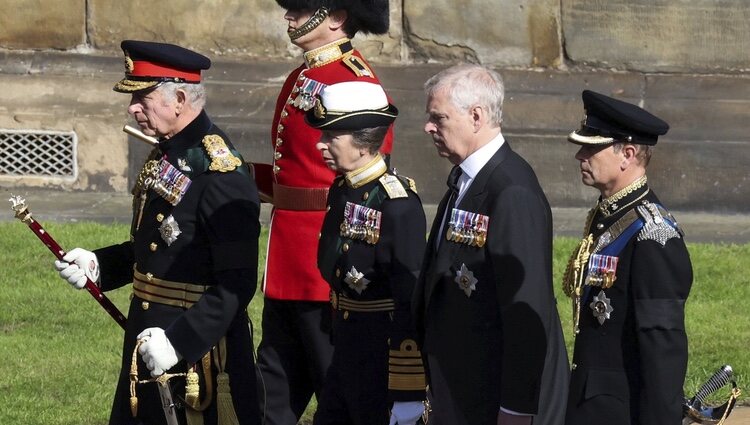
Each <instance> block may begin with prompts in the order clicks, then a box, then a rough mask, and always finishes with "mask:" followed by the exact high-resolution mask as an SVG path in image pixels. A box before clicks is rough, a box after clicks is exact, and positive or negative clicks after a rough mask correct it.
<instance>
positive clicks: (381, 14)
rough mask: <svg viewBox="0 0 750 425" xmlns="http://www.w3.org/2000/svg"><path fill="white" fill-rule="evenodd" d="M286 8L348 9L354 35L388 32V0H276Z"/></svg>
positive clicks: (350, 29) (349, 23)
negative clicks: (359, 32)
mask: <svg viewBox="0 0 750 425" xmlns="http://www.w3.org/2000/svg"><path fill="white" fill-rule="evenodd" d="M276 3H278V4H279V6H281V7H283V8H284V9H292V10H299V9H309V10H312V11H315V10H318V9H320V8H321V7H325V8H327V9H328V10H330V11H331V12H333V11H335V10H339V9H344V10H346V13H347V15H348V18H347V20H348V21H349V22H347V25H346V27H347V29H349V31H348V32H351V33H352V34H351V35H354V34H355V33H357V32H358V31H362V32H363V33H365V34H385V33H386V32H388V23H389V19H388V0H276Z"/></svg>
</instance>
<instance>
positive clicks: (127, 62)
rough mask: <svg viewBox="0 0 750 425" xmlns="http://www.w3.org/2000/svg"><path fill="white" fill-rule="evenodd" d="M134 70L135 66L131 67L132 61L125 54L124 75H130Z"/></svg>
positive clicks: (126, 53)
mask: <svg viewBox="0 0 750 425" xmlns="http://www.w3.org/2000/svg"><path fill="white" fill-rule="evenodd" d="M134 69H135V65H133V59H130V55H128V52H125V73H126V74H130V73H132V72H133V70H134Z"/></svg>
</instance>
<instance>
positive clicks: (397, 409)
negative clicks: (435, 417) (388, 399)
mask: <svg viewBox="0 0 750 425" xmlns="http://www.w3.org/2000/svg"><path fill="white" fill-rule="evenodd" d="M422 412H424V404H422V402H421V401H394V402H393V408H392V409H391V421H390V423H389V425H415V424H416V423H417V421H418V420H419V418H420V417H422Z"/></svg>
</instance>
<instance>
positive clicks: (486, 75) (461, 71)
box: [424, 64, 505, 127]
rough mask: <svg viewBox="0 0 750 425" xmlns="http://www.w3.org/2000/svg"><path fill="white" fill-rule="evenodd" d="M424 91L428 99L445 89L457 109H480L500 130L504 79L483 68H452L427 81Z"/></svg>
mask: <svg viewBox="0 0 750 425" xmlns="http://www.w3.org/2000/svg"><path fill="white" fill-rule="evenodd" d="M424 90H425V94H427V96H428V97H430V96H434V95H435V94H436V93H437V92H439V91H443V90H446V91H447V93H448V96H449V99H450V101H451V103H452V104H453V106H454V107H455V108H456V109H458V110H460V111H469V109H471V108H472V107H474V106H480V107H482V108H485V109H486V110H487V111H488V112H489V117H490V123H491V124H493V125H495V126H498V127H499V126H500V124H501V123H502V121H503V100H504V98H505V84H503V77H501V76H500V74H498V73H497V72H496V71H493V70H492V69H489V68H487V67H484V66H482V65H473V64H463V65H456V66H452V67H450V68H448V69H446V70H443V71H441V72H439V73H438V74H437V75H434V76H433V77H432V78H430V79H429V80H427V82H426V83H425V84H424Z"/></svg>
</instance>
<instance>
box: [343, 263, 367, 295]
mask: <svg viewBox="0 0 750 425" xmlns="http://www.w3.org/2000/svg"><path fill="white" fill-rule="evenodd" d="M344 282H346V284H347V285H349V287H350V288H352V289H353V290H354V291H355V292H357V293H358V294H361V293H362V291H364V290H365V289H367V285H368V284H369V283H370V280H369V279H367V278H365V275H364V274H363V273H362V272H360V271H358V270H357V268H356V267H354V266H352V269H351V270H349V271H348V272H346V277H345V278H344Z"/></svg>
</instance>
